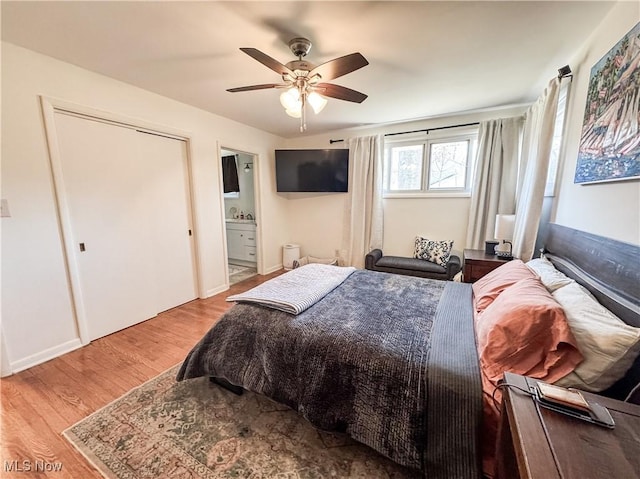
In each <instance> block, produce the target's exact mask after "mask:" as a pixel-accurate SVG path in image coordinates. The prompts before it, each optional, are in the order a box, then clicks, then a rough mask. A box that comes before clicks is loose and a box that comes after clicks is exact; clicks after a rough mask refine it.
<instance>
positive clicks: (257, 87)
mask: <svg viewBox="0 0 640 479" xmlns="http://www.w3.org/2000/svg"><path fill="white" fill-rule="evenodd" d="M285 86H287V85H286V84H285V83H263V84H262V85H250V86H241V87H237V88H229V89H227V91H230V92H231V93H237V92H239V91H253V90H266V89H268V88H280V87H285Z"/></svg>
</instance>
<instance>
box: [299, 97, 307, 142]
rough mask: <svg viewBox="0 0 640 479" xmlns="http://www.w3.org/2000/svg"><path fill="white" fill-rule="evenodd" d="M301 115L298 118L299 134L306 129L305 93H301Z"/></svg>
mask: <svg viewBox="0 0 640 479" xmlns="http://www.w3.org/2000/svg"><path fill="white" fill-rule="evenodd" d="M301 100H302V115H301V116H300V133H303V132H304V131H305V130H306V129H307V92H306V91H304V92H302V98H301Z"/></svg>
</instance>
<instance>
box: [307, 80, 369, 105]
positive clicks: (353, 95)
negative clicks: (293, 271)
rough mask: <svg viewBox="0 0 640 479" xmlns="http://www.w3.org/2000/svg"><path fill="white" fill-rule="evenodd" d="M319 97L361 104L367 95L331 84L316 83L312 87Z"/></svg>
mask: <svg viewBox="0 0 640 479" xmlns="http://www.w3.org/2000/svg"><path fill="white" fill-rule="evenodd" d="M313 89H314V90H315V91H317V92H318V93H319V94H320V95H323V96H328V97H331V98H337V99H338V100H346V101H352V102H354V103H362V102H363V101H365V100H366V99H367V95H365V94H364V93H360V92H359V91H355V90H352V89H351V88H347V87H344V86H340V85H334V84H333V83H318V84H317V85H315V86H314V87H313Z"/></svg>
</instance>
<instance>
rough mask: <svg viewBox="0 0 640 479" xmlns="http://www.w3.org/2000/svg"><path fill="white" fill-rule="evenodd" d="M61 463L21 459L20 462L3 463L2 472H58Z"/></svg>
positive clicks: (60, 469) (60, 468)
mask: <svg viewBox="0 0 640 479" xmlns="http://www.w3.org/2000/svg"><path fill="white" fill-rule="evenodd" d="M60 471H62V463H61V462H49V461H41V460H38V459H36V460H35V461H32V460H30V459H23V460H22V461H16V460H13V461H6V460H5V461H4V472H60Z"/></svg>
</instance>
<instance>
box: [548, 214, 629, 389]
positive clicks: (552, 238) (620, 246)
mask: <svg viewBox="0 0 640 479" xmlns="http://www.w3.org/2000/svg"><path fill="white" fill-rule="evenodd" d="M544 253H545V256H546V257H547V258H548V259H549V260H550V261H551V262H552V263H553V264H554V265H555V267H556V268H557V269H558V270H559V271H562V272H563V273H564V274H566V275H567V276H569V277H571V278H573V279H575V280H576V281H577V282H578V283H580V284H581V285H582V286H584V287H585V288H587V289H588V290H589V291H590V292H591V293H592V294H593V295H594V296H595V297H596V298H597V299H598V301H599V302H600V303H601V304H602V305H604V306H605V307H606V308H607V309H609V310H610V311H611V312H612V313H613V314H615V315H616V316H618V317H619V318H620V319H622V320H623V321H624V322H625V323H627V324H630V325H632V326H635V327H640V246H637V245H632V244H629V243H624V242H622V241H617V240H613V239H609V238H605V237H603V236H598V235H594V234H591V233H585V232H584V231H578V230H574V229H572V228H567V227H566V226H560V225H557V224H550V225H549V226H548V229H547V234H546V238H545V241H544ZM638 383H640V358H638V359H637V360H636V362H635V363H634V365H633V366H632V368H631V370H630V371H629V372H628V373H627V375H626V376H625V377H624V378H623V379H622V380H620V381H619V382H618V383H616V384H614V385H613V386H612V387H611V388H610V389H608V390H607V391H605V392H604V393H603V394H605V395H607V396H610V397H615V398H618V399H624V398H625V397H626V396H627V395H628V394H629V392H630V391H631V389H632V388H633V387H634V386H636V385H637V384H638Z"/></svg>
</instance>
